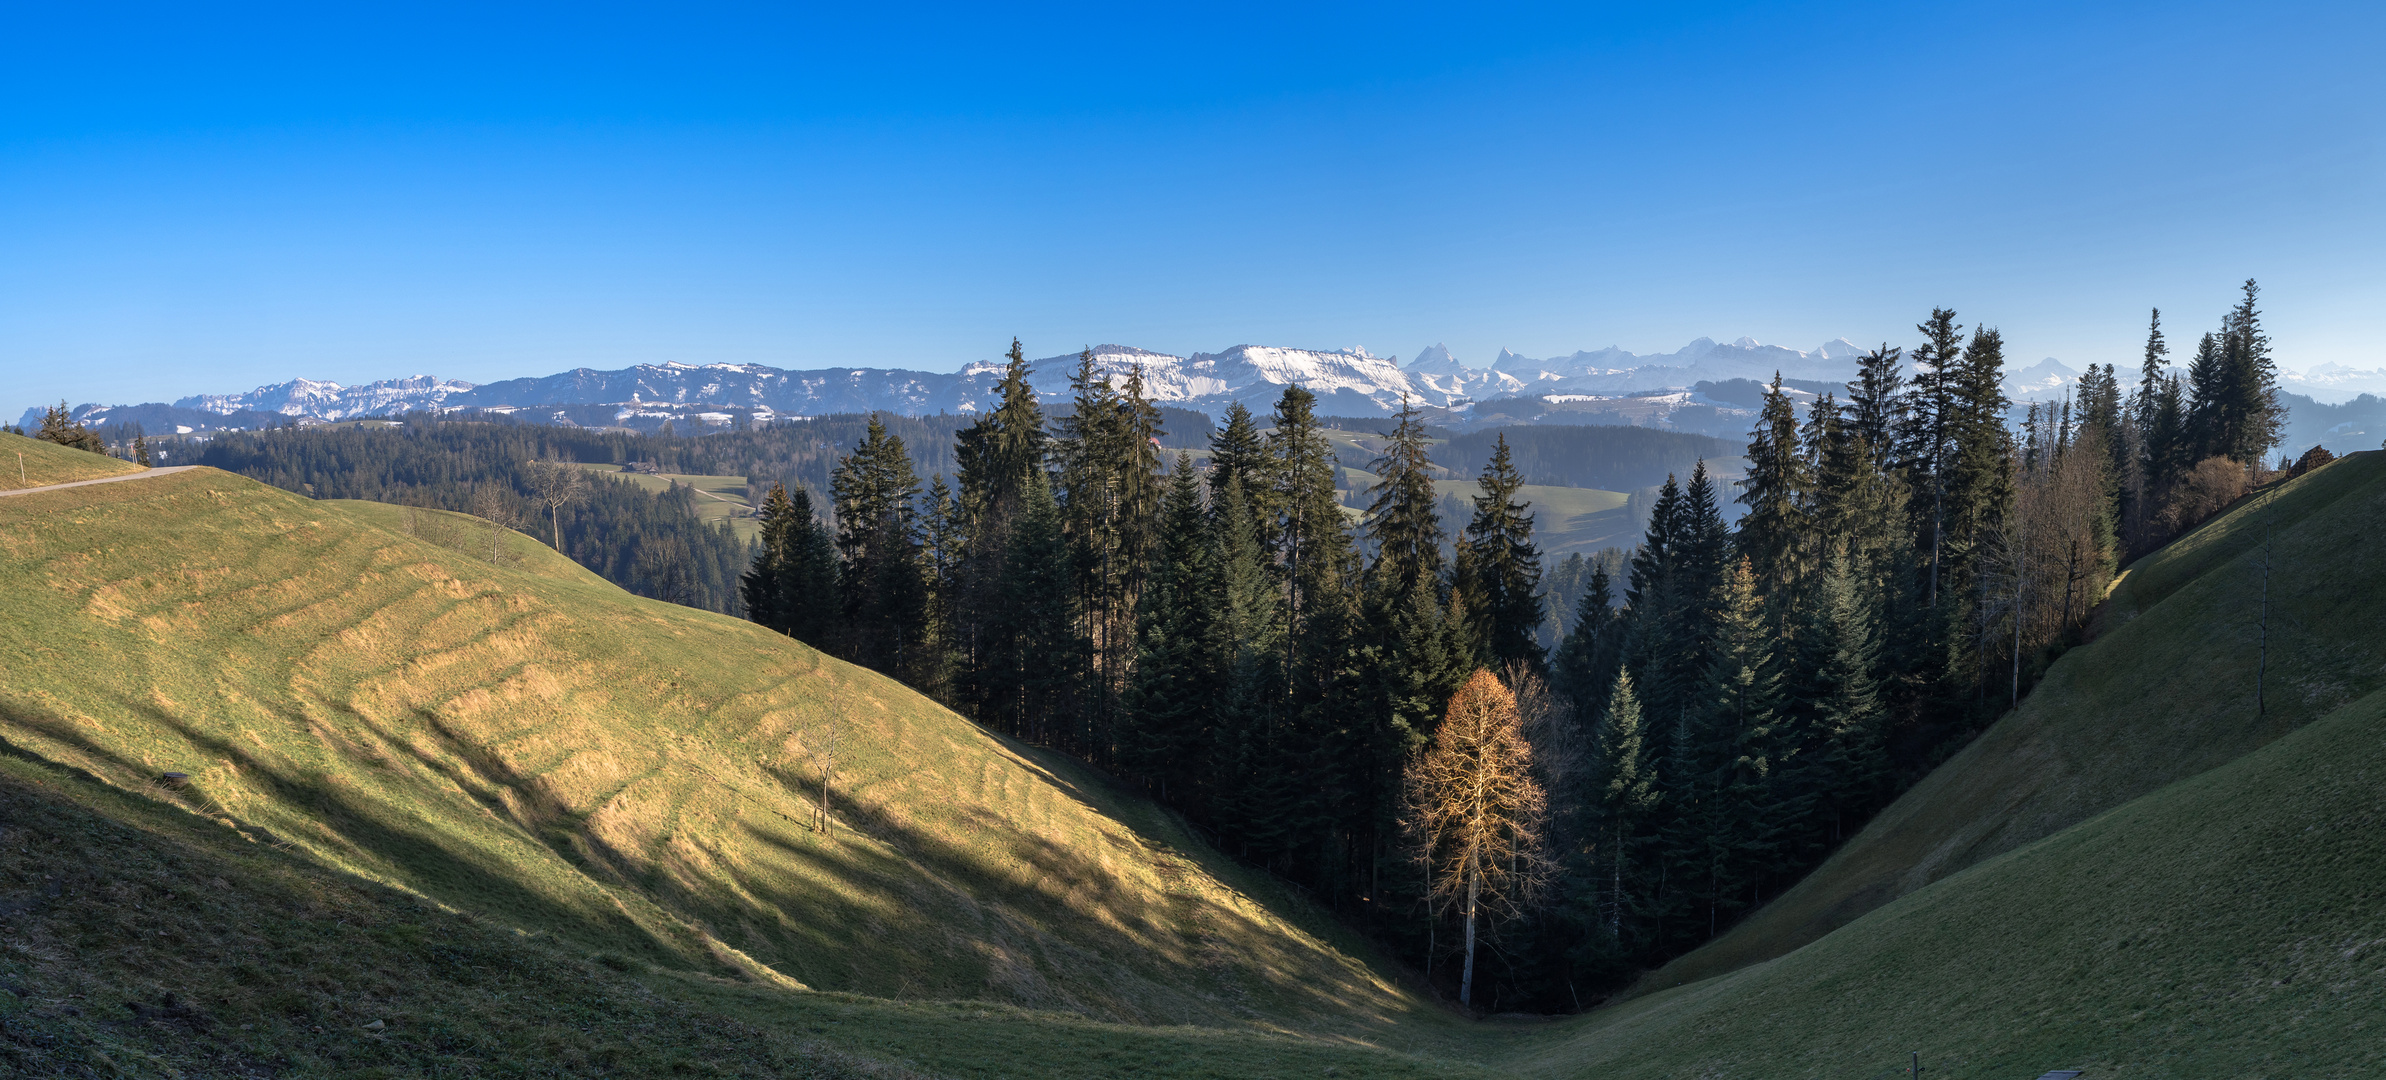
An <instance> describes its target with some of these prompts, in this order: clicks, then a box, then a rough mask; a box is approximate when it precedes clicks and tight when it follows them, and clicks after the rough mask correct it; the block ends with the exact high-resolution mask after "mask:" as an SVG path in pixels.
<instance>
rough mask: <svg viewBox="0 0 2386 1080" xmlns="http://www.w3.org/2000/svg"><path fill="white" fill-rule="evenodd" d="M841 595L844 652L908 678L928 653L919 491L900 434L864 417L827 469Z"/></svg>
mask: <svg viewBox="0 0 2386 1080" xmlns="http://www.w3.org/2000/svg"><path fill="white" fill-rule="evenodd" d="M830 487H831V489H832V491H833V493H834V496H835V498H836V504H837V556H838V561H839V575H838V576H839V579H840V581H841V582H842V584H843V586H844V588H843V595H842V597H841V599H842V600H843V601H844V611H843V615H844V619H843V626H842V627H841V628H840V629H841V632H840V633H839V635H838V638H839V640H840V642H841V644H842V651H843V653H844V655H845V658H846V659H848V660H851V661H853V662H854V663H857V664H861V665H863V666H865V667H868V668H871V669H873V670H876V671H880V672H884V673H885V674H888V675H892V676H894V677H896V678H898V679H902V680H904V681H906V682H915V681H918V680H920V678H921V676H922V671H921V670H920V665H921V663H922V662H923V661H925V660H926V659H928V653H927V647H928V644H929V642H928V640H927V630H928V582H927V577H926V575H925V572H924V570H923V567H922V565H921V562H920V537H919V523H918V507H917V503H916V500H917V497H918V494H919V488H920V481H919V477H918V475H917V474H915V473H914V472H913V471H912V467H911V454H910V452H909V451H907V450H906V449H904V446H903V440H902V439H900V438H897V437H895V436H893V435H889V434H887V430H886V424H885V422H884V421H882V420H880V419H879V418H878V417H875V416H873V417H871V418H870V426H869V429H868V433H867V434H865V435H864V436H863V439H862V443H861V445H860V446H858V447H855V448H854V452H853V453H852V454H850V455H847V456H846V457H844V458H841V459H839V461H838V464H837V469H836V471H835V472H834V473H833V474H832V475H831V477H830Z"/></svg>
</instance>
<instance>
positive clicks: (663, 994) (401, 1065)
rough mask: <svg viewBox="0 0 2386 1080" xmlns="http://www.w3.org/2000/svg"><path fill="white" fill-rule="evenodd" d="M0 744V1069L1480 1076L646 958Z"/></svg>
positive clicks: (1254, 1035)
mask: <svg viewBox="0 0 2386 1080" xmlns="http://www.w3.org/2000/svg"><path fill="white" fill-rule="evenodd" d="M8 749H9V751H10V752H9V753H7V754H5V755H0V823H5V828H6V830H7V831H6V833H5V834H4V837H0V838H4V839H5V841H6V843H4V844H0V987H4V988H5V990H6V991H7V992H5V993H0V1074H5V1075H10V1076H94V1077H96V1076H138V1077H177V1078H182V1077H195V1076H341V1077H360V1078H363V1077H411V1076H482V1077H532V1076H536V1077H605V1076H619V1077H647V1076H724V1077H818V1078H828V1077H911V1076H1037V1077H1067V1078H1084V1080H1094V1078H1103V1077H1114V1076H1121V1075H1135V1076H1152V1077H1202V1078H1218V1080H1240V1078H1244V1077H1316V1076H1335V1075H1339V1076H1385V1077H1419V1076H1452V1075H1455V1076H1477V1075H1488V1074H1486V1073H1483V1072H1481V1071H1479V1070H1475V1069H1472V1068H1468V1067H1465V1066H1454V1065H1450V1064H1447V1063H1441V1062H1429V1061H1423V1060H1419V1059H1417V1058H1415V1057H1413V1056H1409V1055H1402V1054H1396V1053H1392V1052H1387V1051H1382V1050H1376V1049H1371V1048H1369V1047H1366V1046H1364V1045H1360V1044H1358V1043H1356V1042H1353V1041H1349V1040H1326V1039H1315V1038H1300V1037H1293V1036H1284V1035H1277V1034H1271V1033H1266V1032H1258V1031H1254V1030H1252V1029H1250V1028H1248V1027H1238V1028H1234V1029H1220V1028H1198V1027H1136V1026H1127V1025H1120V1024H1112V1023H1102V1022H1098V1021H1092V1020H1087V1019H1085V1018H1083V1017H1080V1016H1076V1015H1072V1014H1067V1013H1050V1012H1034V1011H1029V1010H1024V1009H1020V1008H1017V1007H1013V1006H1005V1005H994V1004H987V1003H982V1002H969V1001H944V1002H919V1001H889V1000H885V999H878V998H867V997H861V996H857V995H852V994H837V993H807V992H800V991H790V990H786V989H783V988H779V987H774V986H770V985H766V984H763V983H758V982H756V981H753V980H750V979H742V978H726V977H721V976H719V975H714V974H707V973H702V972H693V971H685V970H674V969H670V968H663V967H651V966H649V965H647V964H645V963H640V962H637V961H634V960H632V959H631V958H629V957H626V956H623V955H621V954H619V953H613V952H607V951H601V950H599V951H590V950H589V949H588V947H587V945H586V944H585V943H584V942H580V941H575V940H573V939H570V938H566V937H559V936H557V935H552V934H523V933H521V932H519V931H518V930H516V929H514V928H510V927H508V926H506V925H505V924H504V923H502V922H498V921H494V920H489V919H485V918H481V917H478V916H475V915H473V914H472V913H470V912H466V911H456V910H446V909H442V908H440V907H438V906H436V905H434V904H431V903H429V902H426V901H424V900H423V899H422V898H420V897H418V896H413V895H409V894H407V893H404V892H402V891H399V890H397V889H393V888H389V887H387V886H383V885H379V884H377V883H373V882H369V881H365V880H363V879H360V878H356V877H353V876H348V875H344V874H340V873H338V872H335V871H328V870H326V869H325V868H323V867H322V866H321V865H320V864H319V863H317V862H316V861H315V860H314V859H312V858H311V857H309V856H307V855H306V854H305V853H304V852H301V851H298V850H295V849H293V848H289V847H286V846H282V845H276V844H272V843H268V842H260V841H258V840H256V839H254V838H253V837H251V836H247V835H243V834H242V833H239V832H236V831H234V830H232V829H227V828H224V827H222V826H221V825H220V824H217V823H216V822H213V821H210V820H208V819H207V818H204V817H201V816H199V815H195V814H189V813H186V812H183V811H181V810H178V809H176V808H174V807H172V806H169V805H166V804H165V803H163V802H160V801H154V797H155V796H157V795H159V794H160V792H158V791H155V790H151V791H124V790H119V789H117V788H114V787H110V786H108V785H105V784H102V783H99V782H97V781H96V780H93V779H91V778H90V777H88V776H84V775H78V774H76V773H74V772H73V771H71V770H66V769H62V768H59V767H57V766H55V765H51V764H48V763H46V762H41V761H40V760H38V759H37V758H32V757H29V756H28V755H25V754H24V753H23V752H22V751H20V750H16V749H15V748H13V747H12V748H8ZM376 1024H378V1025H379V1026H378V1027H375V1026H372V1025H376Z"/></svg>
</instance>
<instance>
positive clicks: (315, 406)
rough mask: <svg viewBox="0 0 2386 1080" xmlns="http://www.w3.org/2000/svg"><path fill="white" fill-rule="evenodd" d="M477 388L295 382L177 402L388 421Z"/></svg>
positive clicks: (418, 380) (434, 381) (428, 380)
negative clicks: (390, 418)
mask: <svg viewBox="0 0 2386 1080" xmlns="http://www.w3.org/2000/svg"><path fill="white" fill-rule="evenodd" d="M472 388H473V384H471V383H468V382H461V381H457V380H452V379H448V380H443V379H438V378H435V377H433V376H430V375H416V376H414V377H412V378H406V379H383V380H381V381H380V382H374V383H366V384H364V385H362V386H342V385H340V384H339V383H336V382H328V381H323V380H317V379H292V380H290V381H289V382H285V383H275V384H273V385H271V386H260V387H258V388H256V389H254V390H251V391H249V392H248V393H245V394H199V395H195V396H192V397H186V398H183V399H182V400H180V401H177V402H175V403H174V405H175V407H176V408H182V409H198V410H201V411H203V412H211V413H219V414H229V413H236V412H240V411H242V410H244V409H254V410H257V411H259V412H272V413H280V414H282V415H284V416H319V417H322V418H323V419H326V420H338V419H342V418H345V417H350V416H383V415H390V414H394V413H402V412H405V411H407V410H408V409H410V408H432V407H436V406H437V405H438V404H439V403H440V402H441V401H443V400H445V399H446V398H447V397H449V396H451V395H454V394H460V393H464V392H467V391H469V390H471V389H472Z"/></svg>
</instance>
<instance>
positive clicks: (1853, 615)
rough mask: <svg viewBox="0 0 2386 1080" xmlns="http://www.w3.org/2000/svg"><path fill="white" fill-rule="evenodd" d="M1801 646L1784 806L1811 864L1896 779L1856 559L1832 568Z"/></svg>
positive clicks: (1795, 850) (1786, 739) (1785, 746)
mask: <svg viewBox="0 0 2386 1080" xmlns="http://www.w3.org/2000/svg"><path fill="white" fill-rule="evenodd" d="M1796 650H1797V652H1796V661H1795V665H1794V666H1795V673H1794V676H1793V679H1792V686H1791V687H1790V691H1789V694H1788V697H1789V698H1790V707H1789V708H1788V709H1787V710H1786V711H1787V713H1788V715H1789V718H1790V723H1789V725H1788V730H1787V731H1785V732H1784V734H1783V738H1782V739H1781V740H1780V741H1779V745H1780V746H1781V747H1782V750H1783V752H1784V753H1785V754H1786V758H1785V760H1784V761H1782V762H1781V768H1780V772H1779V776H1780V785H1779V788H1780V790H1779V794H1778V795H1777V797H1776V799H1775V805H1776V807H1777V808H1778V809H1777V812H1778V813H1780V814H1781V817H1782V820H1783V822H1784V825H1785V828H1786V831H1787V832H1788V834H1789V835H1788V837H1787V839H1788V845H1789V849H1790V851H1791V853H1792V854H1793V855H1795V856H1796V857H1798V858H1800V859H1802V860H1803V861H1807V862H1811V861H1812V860H1813V859H1815V858H1817V857H1819V856H1820V855H1821V854H1822V853H1823V852H1825V851H1827V850H1828V849H1829V847H1830V846H1831V845H1833V844H1836V843H1837V842H1839V841H1840V840H1841V839H1843V838H1845V837H1846V836H1847V834H1848V833H1849V831H1850V830H1851V828H1852V826H1853V825H1854V823H1856V822H1858V821H1861V820H1863V816H1864V815H1866V814H1868V813H1870V812H1871V811H1872V809H1873V808H1874V807H1875V806H1876V805H1878V800H1879V799H1880V798H1881V795H1882V792H1883V785H1884V784H1885V783H1886V782H1887V780H1888V775H1887V762H1886V760H1885V759H1884V750H1883V743H1882V737H1883V730H1882V726H1881V725H1882V720H1883V714H1882V709H1881V702H1880V690H1879V683H1878V680H1877V678H1876V674H1875V671H1876V665H1877V663H1878V661H1879V648H1878V638H1877V635H1876V633H1875V630H1874V626H1873V617H1872V609H1871V605H1870V603H1869V602H1868V601H1867V600H1866V598H1865V596H1864V586H1863V584H1862V582H1860V581H1859V579H1858V578H1857V576H1856V575H1855V574H1854V573H1852V572H1851V571H1850V568H1849V564H1848V561H1847V560H1845V559H1837V558H1834V559H1831V560H1829V562H1828V563H1827V564H1826V565H1825V567H1824V569H1823V572H1822V574H1821V575H1820V577H1819V579H1818V580H1817V582H1816V588H1815V590H1814V594H1813V599H1812V601H1811V602H1810V603H1809V604H1808V605H1807V607H1806V609H1805V612H1804V619H1803V625H1802V627H1801V628H1800V631H1799V634H1798V636H1797V638H1796Z"/></svg>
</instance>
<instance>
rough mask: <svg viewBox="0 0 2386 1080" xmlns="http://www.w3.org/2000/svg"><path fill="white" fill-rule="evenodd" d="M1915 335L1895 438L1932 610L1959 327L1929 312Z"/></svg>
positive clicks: (1940, 558) (1939, 572)
mask: <svg viewBox="0 0 2386 1080" xmlns="http://www.w3.org/2000/svg"><path fill="white" fill-rule="evenodd" d="M1914 329H1915V330H1917V331H1919V332H1920V333H1921V334H1922V337H1923V342H1922V344H1921V345H1919V346H1916V347H1915V349H1914V352H1913V359H1914V382H1913V391H1912V392H1911V393H1909V394H1907V395H1906V401H1907V405H1906V410H1905V417H1906V422H1905V428H1904V430H1903V431H1902V432H1901V433H1900V434H1899V439H1898V443H1899V449H1898V455H1897V456H1898V463H1899V466H1900V467H1901V469H1902V470H1903V471H1904V472H1905V473H1906V476H1907V479H1908V483H1910V484H1911V485H1912V486H1913V488H1914V491H1915V502H1916V503H1918V504H1919V507H1918V509H1917V512H1916V514H1915V519H1916V520H1915V522H1914V525H1915V527H1916V528H1917V529H1919V530H1921V537H1920V541H1921V542H1920V544H1919V545H1918V546H1919V547H1920V548H1921V549H1922V551H1923V563H1924V567H1925V569H1926V570H1927V571H1928V575H1929V576H1928V580H1927V583H1926V591H1925V594H1924V602H1925V603H1926V604H1927V605H1929V606H1931V607H1934V608H1935V607H1937V606H1938V602H1939V585H1940V580H1941V578H1943V577H1944V576H1945V569H1946V568H1945V565H1944V563H1945V557H1944V552H1945V549H1946V546H1947V533H1948V529H1947V484H1948V478H1949V476H1950V475H1951V474H1952V473H1953V472H1954V471H1955V470H1954V460H1953V459H1954V456H1955V453H1954V448H1955V444H1956V438H1957V431H1958V429H1959V428H1960V426H1961V417H1960V415H1959V413H1958V404H1957V399H1956V398H1957V395H1956V388H1957V380H1956V371H1955V368H1956V365H1957V362H1958V360H1959V359H1960V358H1961V355H1962V348H1963V337H1962V331H1963V325H1962V324H1961V323H1958V322H1956V321H1955V312H1954V311H1952V310H1950V309H1947V308H1933V309H1931V312H1930V318H1929V319H1927V320H1924V321H1923V322H1922V323H1920V324H1919V325H1917V326H1915V327H1914Z"/></svg>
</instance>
